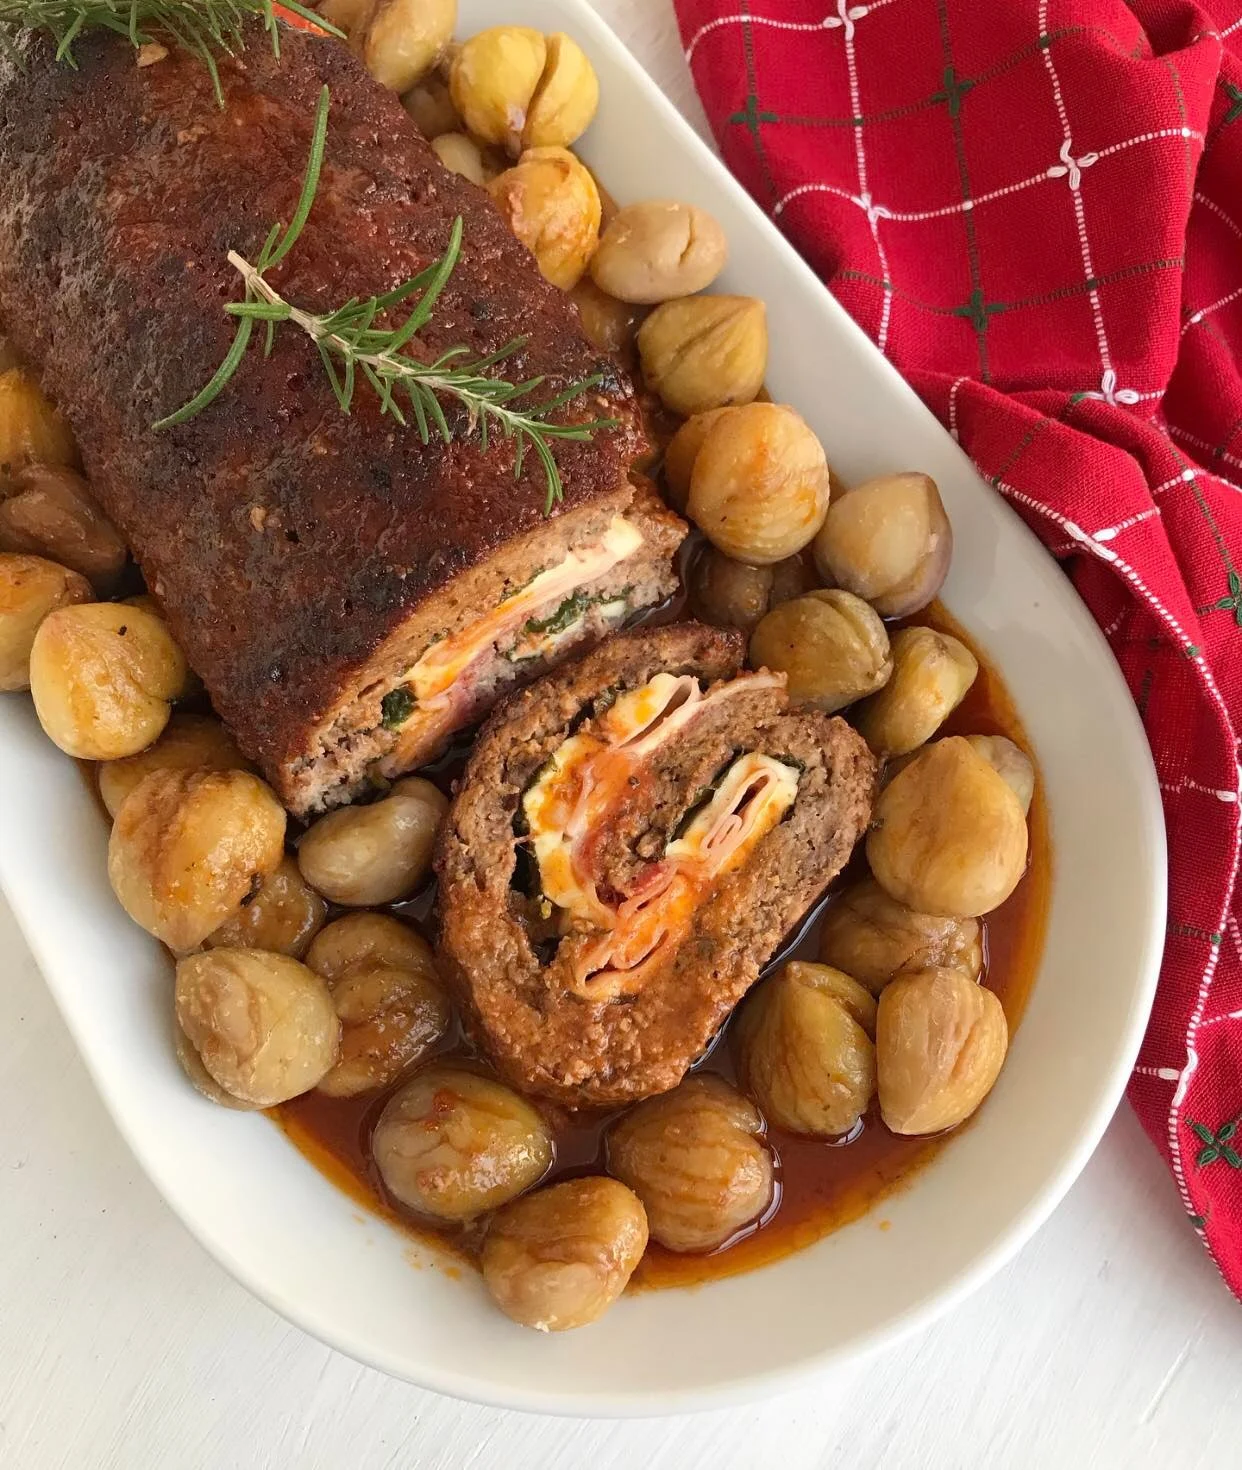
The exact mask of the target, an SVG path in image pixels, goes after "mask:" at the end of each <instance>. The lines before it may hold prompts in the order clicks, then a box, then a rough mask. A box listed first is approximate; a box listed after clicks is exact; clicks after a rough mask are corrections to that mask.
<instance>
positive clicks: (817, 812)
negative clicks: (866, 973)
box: [436, 623, 876, 1107]
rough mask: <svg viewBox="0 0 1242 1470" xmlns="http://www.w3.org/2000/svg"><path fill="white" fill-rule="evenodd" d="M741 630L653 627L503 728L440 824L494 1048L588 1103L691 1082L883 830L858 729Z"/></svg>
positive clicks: (526, 1072)
mask: <svg viewBox="0 0 1242 1470" xmlns="http://www.w3.org/2000/svg"><path fill="white" fill-rule="evenodd" d="M743 648H744V645H743V640H742V638H741V635H740V634H737V633H735V632H724V631H721V630H719V629H709V628H705V627H702V626H700V625H699V624H696V623H679V624H674V625H672V626H668V627H661V628H655V629H651V628H644V629H636V630H633V631H631V632H629V633H623V634H619V635H617V636H616V637H613V638H611V639H610V640H608V642H607V643H605V644H603V645H602V646H601V647H600V648H598V649H597V650H595V652H593V653H591V654H589V655H587V657H585V658H584V659H582V660H581V661H579V662H575V663H573V664H572V665H570V666H569V667H567V668H564V669H561V670H558V671H557V672H555V673H552V674H549V675H547V676H545V677H544V678H542V679H540V680H539V682H538V683H536V684H535V685H533V686H532V687H531V688H529V689H526V690H525V691H523V692H522V693H520V694H517V695H515V696H514V697H513V698H511V699H510V700H509V701H507V702H506V704H505V705H503V706H502V707H501V708H500V709H499V710H497V711H496V712H495V713H494V714H493V715H492V717H491V719H490V721H489V722H488V724H487V726H486V727H485V728H484V730H483V733H482V735H481V736H480V738H479V740H478V742H477V744H476V746H475V748H474V753H473V755H472V757H471V759H470V762H469V765H468V766H467V768H466V771H465V775H464V777H463V779H462V781H461V784H460V787H459V790H458V792H457V795H456V797H455V799H454V801H453V803H452V805H451V807H450V809H449V814H448V817H447V818H446V820H445V823H444V826H443V828H442V829H441V836H440V842H439V849H438V853H437V859H436V865H437V872H438V874H439V878H440V925H441V927H440V948H441V953H442V957H443V960H444V966H445V972H446V973H447V975H448V976H449V977H450V980H451V982H452V983H453V984H454V986H455V987H456V989H457V991H458V993H459V996H460V999H461V1001H462V1003H463V1006H464V1008H465V1011H466V1014H467V1016H468V1017H469V1019H470V1024H471V1027H472V1029H473V1031H474V1033H475V1036H476V1039H477V1040H478V1042H479V1043H480V1044H481V1045H482V1046H483V1048H484V1049H485V1050H486V1052H487V1053H488V1055H489V1056H490V1058H491V1059H492V1061H493V1062H494V1063H495V1065H496V1066H497V1068H498V1069H499V1070H500V1071H501V1073H502V1074H503V1075H504V1076H506V1077H507V1078H509V1079H510V1080H511V1081H512V1082H514V1083H515V1084H516V1085H517V1086H519V1087H521V1088H522V1089H523V1090H525V1091H528V1092H532V1093H536V1094H540V1095H542V1096H544V1097H548V1098H553V1099H556V1100H557V1101H560V1102H563V1103H565V1104H567V1105H569V1106H571V1107H581V1106H593V1105H603V1104H614V1103H624V1102H631V1101H633V1100H634V1099H636V1098H641V1097H646V1096H648V1095H649V1094H651V1093H657V1092H663V1091H665V1090H667V1089H668V1088H670V1087H674V1086H675V1085H676V1084H677V1082H678V1081H680V1079H681V1077H682V1076H683V1075H684V1073H685V1072H686V1070H687V1068H688V1067H690V1065H691V1064H692V1063H693V1062H694V1061H695V1060H696V1058H697V1057H699V1056H700V1055H701V1054H702V1053H703V1051H704V1050H705V1049H706V1047H707V1046H708V1044H709V1042H710V1041H711V1039H712V1037H713V1036H714V1035H715V1033H716V1031H717V1029H718V1028H719V1027H720V1025H721V1023H722V1022H723V1021H724V1020H725V1018H726V1017H727V1015H728V1014H729V1012H730V1011H731V1010H732V1009H733V1007H734V1006H735V1005H736V1004H737V1002H738V1001H739V1000H740V999H741V998H742V996H743V995H744V994H745V993H746V991H747V989H748V988H749V987H750V986H751V985H752V984H753V983H754V982H755V980H756V979H757V978H758V975H759V972H760V970H761V969H762V968H763V965H764V963H765V962H766V961H767V960H768V959H769V958H770V956H771V955H772V953H773V952H774V950H775V949H776V948H777V947H778V946H779V944H780V942H781V940H782V938H783V937H784V936H785V935H786V934H787V933H788V932H789V931H790V930H791V929H792V928H793V927H794V926H795V925H796V924H797V922H798V920H799V919H800V918H801V917H802V916H803V914H805V912H806V911H807V909H808V908H810V906H811V905H812V904H813V903H814V901H815V900H816V899H817V898H818V897H819V895H820V894H821V893H822V892H823V891H824V889H825V888H826V887H827V885H828V884H829V883H830V882H831V881H832V879H833V878H834V877H835V876H836V875H837V873H839V872H840V870H841V868H842V867H843V866H844V864H845V863H846V861H847V859H848V858H849V855H850V853H851V851H852V850H853V847H854V844H855V843H856V842H857V840H858V839H859V837H860V836H861V835H862V833H863V831H864V830H865V828H866V825H867V821H868V818H869V815H870V811H871V800H872V795H873V790H874V785H875V777H876V763H875V761H874V759H873V757H872V756H871V754H870V752H869V751H868V750H867V747H866V745H865V744H864V742H863V741H862V739H861V738H860V737H859V736H858V735H857V734H856V733H855V732H854V731H853V730H852V729H851V728H850V727H849V725H847V724H846V723H845V722H844V721H843V720H840V719H833V718H829V717H828V716H826V715H822V714H820V713H818V712H816V711H811V710H791V709H790V708H789V704H788V699H787V697H786V694H785V681H784V676H783V675H776V674H771V673H768V672H766V671H764V670H760V671H759V672H755V673H747V672H742V667H741V666H742V656H743Z"/></svg>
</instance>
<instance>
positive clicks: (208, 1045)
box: [176, 949, 340, 1108]
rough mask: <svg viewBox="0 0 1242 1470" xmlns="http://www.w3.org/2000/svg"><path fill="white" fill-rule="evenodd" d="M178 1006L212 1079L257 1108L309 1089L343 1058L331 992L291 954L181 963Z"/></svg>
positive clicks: (222, 954)
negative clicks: (289, 955) (337, 1054)
mask: <svg viewBox="0 0 1242 1470" xmlns="http://www.w3.org/2000/svg"><path fill="white" fill-rule="evenodd" d="M176 1006H177V1021H178V1023H179V1025H180V1026H181V1029H182V1030H183V1031H184V1032H185V1034H186V1037H187V1038H188V1039H189V1041H190V1044H191V1045H192V1046H193V1048H194V1050H195V1051H196V1052H197V1053H198V1055H199V1059H200V1060H201V1061H202V1064H203V1066H204V1068H205V1069H206V1070H207V1072H208V1073H209V1074H210V1076H211V1077H212V1078H213V1079H214V1081H215V1082H216V1083H218V1085H219V1086H220V1087H222V1088H223V1089H224V1091H225V1092H227V1093H229V1094H230V1095H231V1096H233V1097H235V1098H238V1099H240V1100H241V1101H242V1102H244V1103H249V1104H251V1105H252V1106H254V1107H259V1108H270V1107H275V1105H276V1104H277V1103H282V1102H287V1101H288V1100H289V1099H290V1098H291V1097H298V1096H299V1095H300V1094H301V1093H303V1092H308V1091H309V1090H310V1089H311V1088H312V1087H314V1085H315V1084H316V1083H317V1082H318V1081H319V1080H320V1078H321V1077H322V1076H323V1075H324V1073H325V1072H327V1070H328V1068H329V1067H331V1065H332V1063H333V1062H334V1061H335V1060H336V1050H337V1044H338V1041H339V1038H340V1024H339V1022H338V1021H337V1019H336V1012H335V1010H333V1008H332V997H331V996H330V995H329V994H328V987H327V986H326V985H325V984H324V982H323V981H322V980H321V979H320V978H319V976H318V975H316V974H314V972H313V971H311V970H308V969H307V968H306V966H305V965H301V964H299V963H298V962H297V960H292V959H290V958H289V957H288V956H287V955H278V954H266V953H264V952H263V951H262V950H257V949H213V950H209V951H207V952H206V953H204V954H195V955H190V956H189V957H188V958H186V959H182V960H179V961H178V962H177V984H176Z"/></svg>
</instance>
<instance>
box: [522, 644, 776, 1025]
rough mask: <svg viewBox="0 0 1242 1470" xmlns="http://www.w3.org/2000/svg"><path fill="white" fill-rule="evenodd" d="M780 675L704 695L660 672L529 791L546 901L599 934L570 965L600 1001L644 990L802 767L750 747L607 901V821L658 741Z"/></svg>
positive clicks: (525, 805)
mask: <svg viewBox="0 0 1242 1470" xmlns="http://www.w3.org/2000/svg"><path fill="white" fill-rule="evenodd" d="M782 683H783V680H782V679H781V678H780V677H779V676H775V675H772V674H767V673H760V674H743V675H740V676H739V677H738V678H737V679H734V680H731V681H730V682H729V683H727V684H722V685H719V686H717V688H715V689H713V690H710V691H709V692H707V693H704V691H703V690H702V688H701V687H700V685H699V682H698V680H697V679H695V678H694V677H693V676H692V675H688V674H683V675H673V674H663V673H662V674H657V675H656V676H655V677H654V678H653V679H652V680H650V681H649V682H648V683H647V684H644V685H643V686H642V687H641V688H639V689H634V690H630V691H627V692H626V693H624V694H622V695H620V696H619V697H618V698H617V700H616V702H615V703H614V704H613V705H612V707H611V708H610V709H609V710H608V711H607V712H606V713H605V714H604V715H603V717H602V718H601V719H600V720H599V721H598V722H597V724H598V733H595V734H590V735H573V736H571V737H570V738H569V739H568V740H566V741H565V742H564V743H563V744H562V745H561V746H560V747H559V748H558V749H557V751H556V753H555V754H554V755H553V756H552V758H551V760H550V761H549V762H548V763H547V765H546V766H545V767H544V769H543V770H542V771H541V772H540V773H539V776H538V779H537V780H536V781H535V782H534V784H533V785H532V786H531V788H530V789H529V790H528V791H527V793H526V795H525V796H524V798H523V801H522V810H523V814H524V816H525V818H526V822H527V827H528V830H529V841H530V845H531V850H532V851H533V853H534V857H535V861H536V864H537V865H538V869H539V879H540V884H541V887H542V890H543V894H544V897H545V898H547V899H549V900H550V901H551V902H552V903H553V904H555V905H556V907H557V908H559V909H560V910H561V911H562V913H563V914H564V916H565V918H566V919H567V920H569V921H571V922H572V921H576V922H577V924H578V925H579V926H582V925H585V926H588V927H589V928H591V929H595V930H599V931H603V932H602V933H601V934H600V936H599V938H598V939H597V940H596V941H595V942H593V943H591V944H588V945H587V946H585V947H584V948H583V950H582V952H581V954H580V955H579V957H578V960H577V962H576V964H575V982H576V984H577V985H578V987H579V988H580V990H581V991H582V992H583V993H584V994H588V995H590V996H591V997H592V998H596V999H603V998H608V997H610V996H612V995H615V994H618V993H620V992H621V991H622V990H629V991H633V990H635V989H637V988H639V987H641V985H642V984H643V983H644V981H645V979H646V974H647V973H648V972H649V971H650V970H651V969H652V968H654V966H655V965H656V964H657V963H658V962H659V961H660V960H661V959H662V958H663V957H664V955H665V954H666V953H667V951H668V949H669V948H670V947H675V946H676V945H679V944H680V943H682V941H683V940H684V939H685V937H686V936H687V934H688V933H689V932H690V929H691V926H692V923H693V917H694V913H695V910H696V909H697V908H698V907H699V906H700V905H701V904H702V902H703V900H704V899H705V898H706V897H707V895H708V894H709V893H710V891H711V889H712V888H713V887H714V886H715V884H716V883H717V882H718V881H719V880H720V879H721V878H722V877H724V876H725V875H726V874H727V873H730V872H732V871H734V870H736V869H737V868H739V867H741V866H742V865H743V864H744V863H745V862H746V860H747V858H748V857H749V855H750V854H751V852H752V851H753V850H754V848H755V846H756V845H757V844H758V843H759V842H760V841H761V840H762V839H763V837H764V836H766V835H767V833H768V832H770V831H771V830H772V829H773V828H774V827H775V826H776V825H777V824H778V823H779V822H780V821H781V819H782V818H783V817H784V815H785V813H786V812H787V811H788V810H789V808H790V807H791V806H792V805H793V802H794V800H795V798H796V796H797V791H798V772H797V770H796V769H794V768H793V767H792V766H790V765H787V764H785V763H784V762H782V761H778V760H775V759H773V758H772V757H771V756H767V755H761V754H758V753H757V752H747V753H746V754H743V755H741V756H739V757H737V759H736V760H734V761H733V762H732V764H731V765H730V766H729V767H728V769H727V770H726V771H725V773H724V775H723V776H722V778H721V780H720V782H719V784H718V785H717V787H716V789H715V791H714V792H713V793H712V795H711V797H710V799H709V800H708V801H707V802H706V803H705V805H704V806H703V807H702V808H701V810H699V811H698V812H696V813H695V814H694V816H693V817H692V819H691V820H690V822H689V823H688V824H687V826H686V828H685V830H684V832H683V833H682V834H681V836H680V837H677V838H675V839H674V840H673V841H671V842H670V843H669V844H668V845H667V847H666V848H665V851H664V853H663V855H662V856H661V857H660V858H659V859H657V860H655V861H653V862H650V863H648V864H646V865H645V866H644V868H643V869H642V870H641V872H640V874H639V875H638V877H637V878H636V879H635V880H634V882H633V883H632V884H631V885H630V889H629V891H628V892H627V893H624V894H622V895H621V896H620V901H619V902H614V903H609V902H606V901H605V900H604V899H603V898H602V897H601V896H600V893H599V889H598V885H597V883H596V881H595V879H594V878H593V877H592V876H591V873H590V872H589V867H590V858H591V856H592V855H593V853H594V852H595V851H597V849H598V844H599V839H600V838H601V836H602V835H604V834H606V832H607V829H608V824H609V821H610V818H611V817H612V816H613V814H614V813H615V811H616V809H617V807H618V806H619V804H620V802H621V801H622V799H623V798H624V796H625V794H626V792H627V790H629V789H630V788H631V784H632V783H633V782H634V780H635V779H636V778H637V777H638V776H639V773H640V772H641V770H642V768H643V767H644V766H646V765H648V764H649V763H650V761H651V759H652V756H653V755H654V753H655V752H656V750H657V749H658V748H659V746H660V745H661V744H663V743H664V742H666V741H667V740H669V739H671V738H672V737H673V736H674V735H676V734H677V733H678V732H679V731H680V730H683V729H684V728H685V727H686V726H687V725H688V724H689V723H690V722H691V721H693V720H694V719H696V718H697V717H698V715H699V714H701V712H702V711H703V710H704V709H706V708H708V707H710V706H711V705H712V704H714V703H716V702H719V701H722V700H725V699H728V698H730V697H731V696H732V695H734V694H736V693H738V692H739V691H740V690H743V689H753V688H755V687H761V688H762V687H780V685H781V684H782Z"/></svg>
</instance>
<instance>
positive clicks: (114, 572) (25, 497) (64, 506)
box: [0, 464, 129, 592]
mask: <svg viewBox="0 0 1242 1470" xmlns="http://www.w3.org/2000/svg"><path fill="white" fill-rule="evenodd" d="M0 551H28V552H31V553H32V554H33V555H35V556H46V557H47V558H48V559H49V560H50V561H54V562H59V564H60V565H61V566H62V567H69V568H70V569H71V570H72V571H75V572H80V573H81V574H82V576H84V577H85V578H86V579H87V581H88V582H90V583H91V584H92V585H93V586H94V587H95V588H96V590H97V591H99V592H107V591H108V590H109V589H110V588H111V587H112V586H113V585H114V584H115V583H116V580H117V578H118V577H119V576H120V574H121V569H122V568H123V567H124V565H125V563H126V560H127V559H128V556H129V553H128V551H127V550H126V547H125V542H124V541H122V539H121V536H120V533H119V532H118V531H117V529H116V527H115V526H114V525H113V524H112V522H111V521H109V520H108V519H107V518H106V517H105V515H104V513H103V512H102V511H101V510H100V509H99V507H98V506H97V505H96V504H95V502H94V500H92V499H91V495H90V490H89V489H88V487H87V484H86V481H85V480H84V479H83V478H82V476H81V475H79V474H76V473H75V472H74V471H73V470H71V469H69V468H68V467H67V466H66V465H43V464H32V465H27V466H26V467H25V469H23V470H19V471H18V473H17V474H16V475H15V476H14V477H13V482H12V492H11V493H10V494H9V496H8V497H7V499H4V500H0Z"/></svg>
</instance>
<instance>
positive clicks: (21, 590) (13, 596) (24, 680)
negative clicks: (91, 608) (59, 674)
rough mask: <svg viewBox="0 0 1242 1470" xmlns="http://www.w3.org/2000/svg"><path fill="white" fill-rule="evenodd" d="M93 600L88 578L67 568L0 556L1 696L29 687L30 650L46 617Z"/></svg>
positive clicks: (35, 558) (10, 555) (40, 559)
mask: <svg viewBox="0 0 1242 1470" xmlns="http://www.w3.org/2000/svg"><path fill="white" fill-rule="evenodd" d="M94 595H95V594H94V593H93V592H92V591H91V585H90V583H89V582H88V581H87V580H86V578H85V577H80V576H79V575H78V574H77V572H71V571H69V569H68V568H67V567H62V566H57V565H56V564H55V563H54V562H50V561H46V560H44V558H43V557H41V556H21V555H19V554H17V553H16V552H6V553H0V693H2V692H4V691H11V690H16V689H29V688H30V650H31V648H32V647H33V646H34V641H35V634H36V633H37V632H38V631H39V625H40V624H41V623H42V622H43V620H44V618H46V617H47V616H48V615H49V614H50V613H53V612H55V611H56V610H57V608H61V607H69V606H71V605H72V604H74V603H82V602H89V601H90V600H91V598H92V597H93V596H94Z"/></svg>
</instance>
